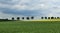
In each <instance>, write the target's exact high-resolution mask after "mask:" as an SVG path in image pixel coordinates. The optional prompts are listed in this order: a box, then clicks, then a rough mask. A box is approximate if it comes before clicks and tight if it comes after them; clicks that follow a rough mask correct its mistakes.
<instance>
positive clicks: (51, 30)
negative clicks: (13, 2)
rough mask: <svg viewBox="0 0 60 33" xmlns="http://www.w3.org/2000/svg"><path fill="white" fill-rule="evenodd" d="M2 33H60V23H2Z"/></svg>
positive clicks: (0, 28)
mask: <svg viewBox="0 0 60 33" xmlns="http://www.w3.org/2000/svg"><path fill="white" fill-rule="evenodd" d="M0 33H60V22H59V21H58V22H57V21H53V22H52V21H51V22H49V21H47V22H46V21H45V22H41V21H1V22H0Z"/></svg>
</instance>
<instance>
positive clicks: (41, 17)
mask: <svg viewBox="0 0 60 33" xmlns="http://www.w3.org/2000/svg"><path fill="white" fill-rule="evenodd" d="M41 19H60V17H41Z"/></svg>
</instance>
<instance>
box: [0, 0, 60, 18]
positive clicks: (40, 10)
mask: <svg viewBox="0 0 60 33" xmlns="http://www.w3.org/2000/svg"><path fill="white" fill-rule="evenodd" d="M17 16H60V0H0V18H5V17H8V18H10V17H17Z"/></svg>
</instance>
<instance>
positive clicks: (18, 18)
mask: <svg viewBox="0 0 60 33" xmlns="http://www.w3.org/2000/svg"><path fill="white" fill-rule="evenodd" d="M30 18H31V19H34V17H33V16H32V17H26V19H27V20H29V19H30ZM14 19H15V18H14V17H12V20H14ZM16 19H17V20H20V17H17V18H16ZM22 19H23V20H24V19H25V18H24V17H22Z"/></svg>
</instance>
